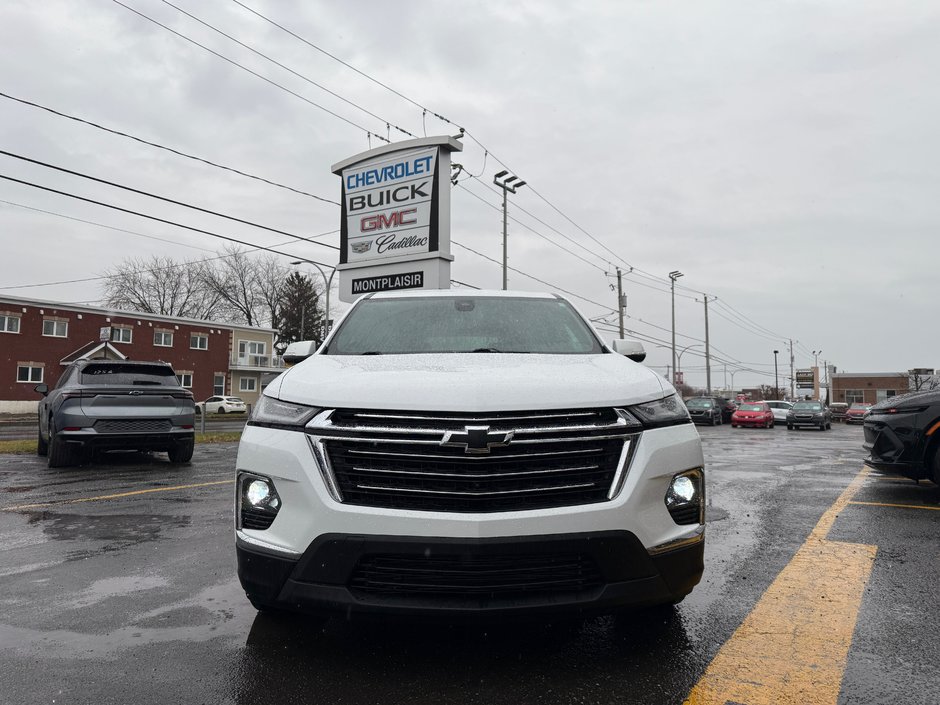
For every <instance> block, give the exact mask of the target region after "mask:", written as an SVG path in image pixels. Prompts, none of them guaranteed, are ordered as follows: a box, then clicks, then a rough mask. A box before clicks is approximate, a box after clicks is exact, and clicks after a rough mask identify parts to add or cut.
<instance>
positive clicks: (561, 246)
mask: <svg viewBox="0 0 940 705" xmlns="http://www.w3.org/2000/svg"><path fill="white" fill-rule="evenodd" d="M459 186H461V188H463V190H464V191H465V192H466V193H468V194H470V195H471V196H473V197H474V198H476V199H477V200H478V201H481V202H482V203H483V204H485V205H487V206H489V207H490V208H493V209H494V210H497V211H499V210H501V208H500V207H499V206H496V205H494V204H492V203H489V202H488V201H486V200H485V199H484V198H483V197H482V196H480V195H478V194H475V193H474V192H473V191H471V190H470V189H468V188H467V187H466V186H464V185H463V183H461V184H459ZM507 217H508V218H509V220H511V221H513V222H514V223H516V224H517V225H520V226H522V227H523V228H525V229H526V230H528V231H529V232H531V233H533V234H534V235H538V236H539V237H540V238H542V239H544V240H545V241H546V242H548V243H550V244H552V245H554V246H555V247H557V248H559V249H561V250H564V251H565V252H567V253H568V254H569V255H571V256H572V257H574V258H576V259H579V260H581V261H582V262H584V263H585V264H587V265H588V266H591V267H594V268H595V269H597V270H600V271H601V272H604V271H605V270H604V269H603V267H599V266H598V265H596V264H594V263H593V262H591V261H589V260H587V259H585V258H584V257H582V256H581V255H579V254H577V253H575V252H572V251H571V250H569V249H568V248H567V247H565V246H564V245H561V244H559V243H557V242H555V241H554V240H551V239H550V238H549V237H548V236H547V235H545V234H543V233H540V232H539V231H538V230H535V229H534V228H532V227H530V226H528V225H526V224H525V223H523V222H521V221H520V220H518V219H517V218H514V217H512V216H511V215H510V216H507Z"/></svg>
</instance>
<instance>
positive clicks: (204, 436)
mask: <svg viewBox="0 0 940 705" xmlns="http://www.w3.org/2000/svg"><path fill="white" fill-rule="evenodd" d="M241 436H242V434H241V431H218V432H215V431H209V432H206V433H197V434H196V443H234V442H235V441H237V440H238V439H239V438H241ZM35 452H36V441H32V440H22V441H0V453H5V454H17V455H26V454H29V453H35Z"/></svg>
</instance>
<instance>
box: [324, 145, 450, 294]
mask: <svg viewBox="0 0 940 705" xmlns="http://www.w3.org/2000/svg"><path fill="white" fill-rule="evenodd" d="M462 149H463V145H462V144H460V142H458V141H457V140H456V139H454V138H453V137H424V138H420V139H414V140H407V141H404V142H396V143H393V144H387V145H383V146H382V147H378V148H376V149H371V150H369V151H368V152H363V153H361V154H357V155H356V156H354V157H350V158H349V159H346V160H343V161H342V162H339V163H337V164H334V165H333V167H332V170H333V173H334V174H338V175H339V176H340V178H341V179H342V214H341V222H340V261H339V265H338V266H337V269H338V270H339V272H340V286H339V297H340V300H342V301H347V302H351V301H354V300H355V299H356V298H357V297H359V296H361V295H362V294H367V293H372V292H377V291H395V290H400V289H449V288H450V263H451V261H453V259H454V258H453V256H452V255H451V254H450V153H451V152H455V151H460V150H462Z"/></svg>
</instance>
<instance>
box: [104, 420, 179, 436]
mask: <svg viewBox="0 0 940 705" xmlns="http://www.w3.org/2000/svg"><path fill="white" fill-rule="evenodd" d="M171 428H173V425H172V424H171V423H170V421H169V419H103V420H101V421H96V422H95V430H96V431H97V432H98V433H166V432H168V431H170V429H171Z"/></svg>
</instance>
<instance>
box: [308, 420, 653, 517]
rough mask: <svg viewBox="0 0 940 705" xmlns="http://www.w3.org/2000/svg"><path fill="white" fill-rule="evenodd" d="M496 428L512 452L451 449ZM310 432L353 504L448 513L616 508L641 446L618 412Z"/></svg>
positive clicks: (379, 423) (325, 427) (341, 494)
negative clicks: (621, 476) (448, 437)
mask: <svg viewBox="0 0 940 705" xmlns="http://www.w3.org/2000/svg"><path fill="white" fill-rule="evenodd" d="M468 426H469V427H488V428H489V429H491V431H492V433H493V434H494V435H496V436H498V437H500V438H503V437H505V435H506V434H507V433H510V432H511V436H510V437H511V440H510V441H509V443H508V444H507V445H497V446H495V447H492V448H489V449H488V450H480V449H477V450H476V451H475V452H473V451H470V450H469V449H466V448H464V447H461V446H460V445H452V444H448V445H442V440H443V439H444V437H445V434H447V433H448V431H462V430H463V429H464V428H465V427H468ZM308 431H309V432H310V433H311V434H313V435H312V436H311V439H312V441H313V444H314V448H315V450H316V451H317V452H318V454H319V456H320V457H319V460H320V461H321V463H323V464H325V465H326V466H327V468H328V473H327V474H328V477H327V482H328V484H331V486H332V489H333V491H334V493H335V494H336V496H337V498H338V499H340V500H341V501H343V502H345V503H347V504H356V505H363V506H372V507H386V508H393V509H413V510H424V511H445V512H494V511H513V510H527V509H544V508H549V507H563V506H572V505H578V504H588V503H593V502H603V501H606V500H607V499H609V497H610V492H611V487H612V486H613V484H614V482H615V478H616V477H618V469H619V468H621V467H623V468H624V470H625V469H626V465H627V464H628V460H629V455H630V453H631V452H632V449H633V447H634V445H635V443H634V441H635V440H636V433H633V432H631V431H635V429H630V428H628V427H627V426H626V424H625V423H624V422H623V421H622V420H621V419H620V417H619V416H618V415H617V413H616V411H615V410H614V409H587V410H573V411H570V410H562V411H548V412H512V413H499V414H409V413H407V412H361V411H356V412H351V411H346V410H339V411H335V412H333V413H332V414H327V415H321V416H320V417H318V419H316V420H315V421H314V422H313V424H311V426H308Z"/></svg>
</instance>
